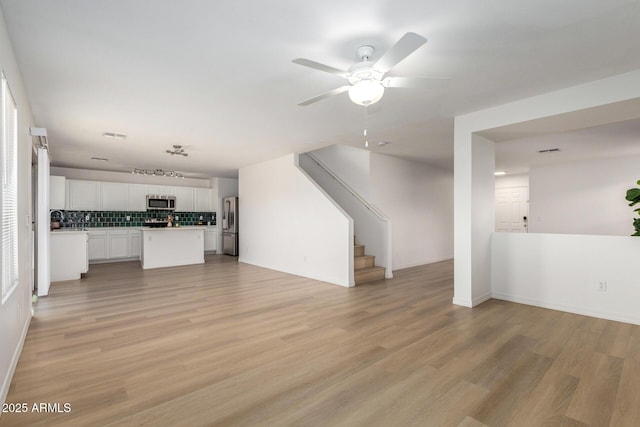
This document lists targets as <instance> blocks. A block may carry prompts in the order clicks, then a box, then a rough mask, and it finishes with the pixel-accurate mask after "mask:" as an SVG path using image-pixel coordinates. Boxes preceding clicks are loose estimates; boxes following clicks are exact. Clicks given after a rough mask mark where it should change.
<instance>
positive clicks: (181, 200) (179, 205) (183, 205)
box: [175, 187, 197, 212]
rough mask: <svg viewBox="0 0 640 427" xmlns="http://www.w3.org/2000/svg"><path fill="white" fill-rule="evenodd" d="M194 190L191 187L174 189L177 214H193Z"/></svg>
mask: <svg viewBox="0 0 640 427" xmlns="http://www.w3.org/2000/svg"><path fill="white" fill-rule="evenodd" d="M194 190H197V189H194V188H192V187H176V188H175V196H176V211H178V212H193V206H194V205H193V198H194V197H193V196H194Z"/></svg>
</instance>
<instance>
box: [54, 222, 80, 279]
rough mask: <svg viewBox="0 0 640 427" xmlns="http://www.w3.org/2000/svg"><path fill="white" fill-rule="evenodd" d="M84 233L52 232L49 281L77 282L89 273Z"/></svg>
mask: <svg viewBox="0 0 640 427" xmlns="http://www.w3.org/2000/svg"><path fill="white" fill-rule="evenodd" d="M87 240H88V239H87V232H86V231H52V232H51V234H50V243H49V245H50V246H49V249H50V255H49V260H50V262H51V281H52V282H57V281H60V280H77V279H80V277H81V274H82V273H86V272H87V271H89V261H88V259H87Z"/></svg>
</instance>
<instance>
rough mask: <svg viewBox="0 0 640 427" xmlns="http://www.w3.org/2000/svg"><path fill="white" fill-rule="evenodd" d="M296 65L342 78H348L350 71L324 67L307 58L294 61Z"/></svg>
mask: <svg viewBox="0 0 640 427" xmlns="http://www.w3.org/2000/svg"><path fill="white" fill-rule="evenodd" d="M291 62H293V63H294V64H298V65H302V66H305V67H309V68H313V69H314V70H319V71H324V72H325V73H330V74H335V75H337V76H340V77H347V76H348V75H349V72H348V71H344V70H340V69H338V68H334V67H331V66H329V65H324V64H321V63H319V62H316V61H312V60H310V59H305V58H296V59H294V60H292V61H291Z"/></svg>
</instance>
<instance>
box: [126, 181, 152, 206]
mask: <svg viewBox="0 0 640 427" xmlns="http://www.w3.org/2000/svg"><path fill="white" fill-rule="evenodd" d="M128 185H129V192H128V198H129V200H128V203H127V210H129V211H137V212H142V211H146V210H147V194H150V193H148V189H147V186H146V185H144V184H128Z"/></svg>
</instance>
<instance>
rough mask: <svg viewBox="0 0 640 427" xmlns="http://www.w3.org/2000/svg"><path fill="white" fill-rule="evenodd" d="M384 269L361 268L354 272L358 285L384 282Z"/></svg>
mask: <svg viewBox="0 0 640 427" xmlns="http://www.w3.org/2000/svg"><path fill="white" fill-rule="evenodd" d="M384 270H385V269H384V267H369V268H361V269H358V270H355V271H354V277H353V279H354V281H355V282H356V285H360V284H362V283H366V282H373V281H376V280H384Z"/></svg>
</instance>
